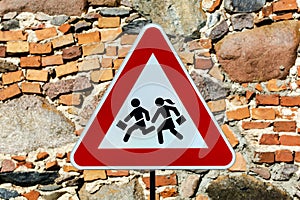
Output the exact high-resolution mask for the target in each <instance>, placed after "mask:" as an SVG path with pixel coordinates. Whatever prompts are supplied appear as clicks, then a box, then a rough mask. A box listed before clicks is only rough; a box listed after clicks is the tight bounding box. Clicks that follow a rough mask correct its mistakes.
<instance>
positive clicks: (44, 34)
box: [35, 27, 57, 41]
mask: <svg viewBox="0 0 300 200" xmlns="http://www.w3.org/2000/svg"><path fill="white" fill-rule="evenodd" d="M35 35H36V37H37V39H38V40H39V41H40V40H45V39H48V38H52V37H55V36H57V31H56V28H55V27H52V28H44V29H42V30H36V31H35Z"/></svg>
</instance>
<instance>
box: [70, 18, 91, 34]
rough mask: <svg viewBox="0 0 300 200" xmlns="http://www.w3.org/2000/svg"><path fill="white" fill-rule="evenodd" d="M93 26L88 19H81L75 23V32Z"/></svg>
mask: <svg viewBox="0 0 300 200" xmlns="http://www.w3.org/2000/svg"><path fill="white" fill-rule="evenodd" d="M91 26H92V23H91V22H86V21H79V22H77V23H76V24H75V26H74V27H75V32H76V33H79V32H82V31H84V30H87V29H90V28H91Z"/></svg>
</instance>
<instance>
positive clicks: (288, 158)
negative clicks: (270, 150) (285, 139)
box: [275, 150, 294, 162]
mask: <svg viewBox="0 0 300 200" xmlns="http://www.w3.org/2000/svg"><path fill="white" fill-rule="evenodd" d="M275 161H277V162H292V161H294V157H293V152H291V151H290V150H277V151H275Z"/></svg>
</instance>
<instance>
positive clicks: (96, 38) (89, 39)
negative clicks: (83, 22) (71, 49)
mask: <svg viewBox="0 0 300 200" xmlns="http://www.w3.org/2000/svg"><path fill="white" fill-rule="evenodd" d="M100 38H101V37H100V32H98V31H95V32H90V33H81V34H78V35H77V39H78V44H89V43H93V42H100Z"/></svg>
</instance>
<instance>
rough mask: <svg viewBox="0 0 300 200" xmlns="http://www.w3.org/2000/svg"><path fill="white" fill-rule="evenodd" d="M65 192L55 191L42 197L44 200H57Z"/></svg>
mask: <svg viewBox="0 0 300 200" xmlns="http://www.w3.org/2000/svg"><path fill="white" fill-rule="evenodd" d="M66 193H67V191H55V192H51V193H50V194H47V195H43V199H44V200H53V199H58V198H59V197H61V196H62V195H64V194H66Z"/></svg>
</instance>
